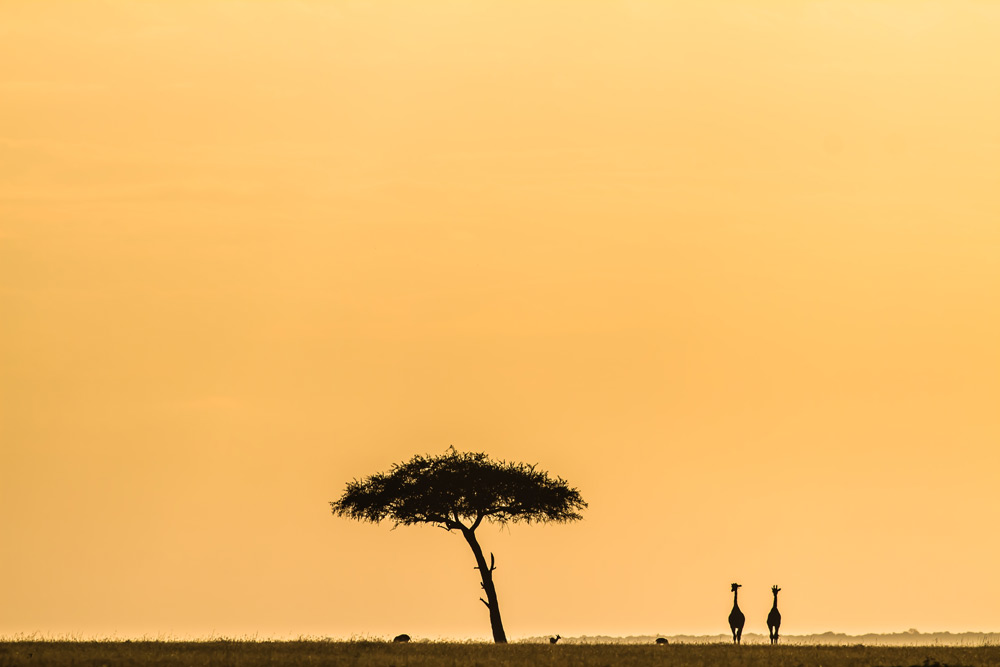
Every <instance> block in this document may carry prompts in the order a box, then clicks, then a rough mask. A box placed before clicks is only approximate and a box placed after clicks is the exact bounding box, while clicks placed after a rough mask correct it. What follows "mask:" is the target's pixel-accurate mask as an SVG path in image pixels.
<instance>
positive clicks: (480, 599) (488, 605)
mask: <svg viewBox="0 0 1000 667" xmlns="http://www.w3.org/2000/svg"><path fill="white" fill-rule="evenodd" d="M479 601H480V602H482V603H483V604H484V605H486V608H487V609H489V608H490V603H489V602H487V601H486V600H484V599H482V598H479Z"/></svg>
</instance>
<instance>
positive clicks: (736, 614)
mask: <svg viewBox="0 0 1000 667" xmlns="http://www.w3.org/2000/svg"><path fill="white" fill-rule="evenodd" d="M739 589H740V584H733V610H732V611H731V612H729V629H730V630H732V631H733V643H734V644H739V643H740V638H741V637H743V626H744V625H746V622H747V617H746V616H744V615H743V612H742V611H740V605H739V604H737V603H736V596H737V595H738V594H739Z"/></svg>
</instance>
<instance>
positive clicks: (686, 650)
mask: <svg viewBox="0 0 1000 667" xmlns="http://www.w3.org/2000/svg"><path fill="white" fill-rule="evenodd" d="M8 665H32V666H34V665H74V666H79V667H91V666H93V667H99V666H101V665H109V666H110V665H239V666H241V667H253V666H256V665H261V666H263V665H356V666H358V667H389V666H392V667H432V666H433V667H439V666H452V665H454V666H459V665H469V666H472V667H514V666H520V665H532V666H533V665H539V666H541V667H608V666H618V665H621V666H622V667H647V666H650V667H652V666H655V667H722V666H726V667H730V666H731V667H813V666H815V667H848V666H850V667H856V666H871V667H911V666H913V667H980V666H984V667H985V666H1000V647H998V646H979V647H959V646H918V647H895V646H892V647H890V646H777V647H771V646H766V645H765V646H761V645H756V646H742V647H734V646H731V645H725V644H680V645H671V646H636V645H627V644H589V645H572V644H570V645H557V646H549V645H544V644H541V645H540V644H509V645H506V646H495V645H492V644H481V643H446V642H430V643H423V642H414V643H410V644H391V643H381V642H369V641H329V642H327V641H283V642H269V641H204V642H174V641H164V642H159V641H150V642H147V641H137V642H111V641H103V642H61V641H42V642H37V641H17V642H2V643H0V667H7V666H8Z"/></svg>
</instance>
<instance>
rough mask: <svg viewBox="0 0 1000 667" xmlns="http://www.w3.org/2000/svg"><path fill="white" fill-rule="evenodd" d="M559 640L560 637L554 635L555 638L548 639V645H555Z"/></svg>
mask: <svg viewBox="0 0 1000 667" xmlns="http://www.w3.org/2000/svg"><path fill="white" fill-rule="evenodd" d="M560 639H562V637H560V636H559V635H556V636H555V637H549V643H550V644H555V643H556V642H558V641H559V640H560Z"/></svg>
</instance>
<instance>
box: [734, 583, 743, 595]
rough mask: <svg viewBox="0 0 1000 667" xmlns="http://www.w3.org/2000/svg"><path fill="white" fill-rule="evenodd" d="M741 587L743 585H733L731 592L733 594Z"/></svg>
mask: <svg viewBox="0 0 1000 667" xmlns="http://www.w3.org/2000/svg"><path fill="white" fill-rule="evenodd" d="M742 585H743V584H733V592H734V593H735V592H736V589H737V588H740V587H742Z"/></svg>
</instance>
